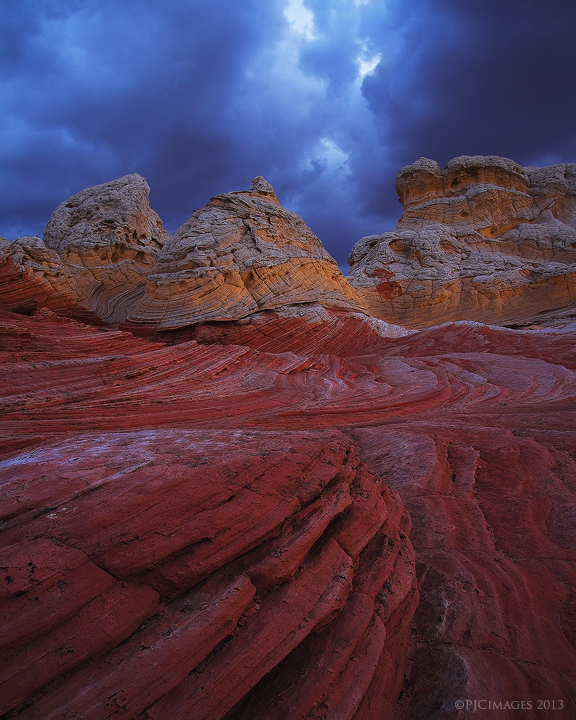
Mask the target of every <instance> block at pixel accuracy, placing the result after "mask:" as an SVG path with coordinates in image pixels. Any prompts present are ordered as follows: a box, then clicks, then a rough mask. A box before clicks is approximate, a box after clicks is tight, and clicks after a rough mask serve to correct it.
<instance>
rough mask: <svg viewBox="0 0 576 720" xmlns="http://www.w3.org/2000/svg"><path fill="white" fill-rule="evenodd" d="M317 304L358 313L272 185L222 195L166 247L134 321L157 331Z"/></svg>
mask: <svg viewBox="0 0 576 720" xmlns="http://www.w3.org/2000/svg"><path fill="white" fill-rule="evenodd" d="M313 302H319V303H321V304H322V305H324V306H331V307H338V308H346V309H349V310H358V309H359V307H358V305H357V303H356V301H355V298H354V292H353V291H352V289H351V288H350V287H349V285H348V283H347V281H346V279H345V278H344V276H343V275H342V273H341V272H340V270H339V269H338V266H337V264H336V261H335V260H334V259H333V258H332V257H331V256H330V255H329V254H328V253H327V252H326V250H324V248H323V247H322V243H321V242H320V241H319V240H318V238H317V237H316V236H315V235H314V233H313V232H312V231H311V230H310V229H309V228H308V227H307V226H306V225H305V223H304V221H303V220H302V219H301V218H300V217H298V215H296V214H295V213H292V212H289V211H287V210H285V209H284V208H283V207H282V206H281V205H280V203H279V202H278V200H277V199H276V196H275V194H274V191H273V190H272V186H271V185H270V184H269V183H267V182H266V181H265V180H264V179H263V178H255V179H254V180H253V181H252V187H251V190H250V191H249V192H232V193H225V194H223V195H217V196H216V197H214V198H212V199H211V200H210V202H209V203H208V205H206V206H205V207H204V208H201V209H200V210H196V212H194V214H193V215H192V217H191V218H190V219H189V220H188V221H187V222H186V223H184V225H182V226H181V227H180V228H179V229H178V230H177V231H176V233H175V234H174V237H173V238H172V239H171V240H170V242H168V243H167V244H166V245H165V246H164V248H163V250H162V252H161V253H160V256H159V258H158V264H157V266H156V269H155V271H154V273H153V274H152V275H151V276H150V277H149V279H148V284H147V287H146V293H145V295H144V297H143V298H142V301H141V303H140V305H139V307H138V308H137V309H136V310H135V311H134V312H133V313H132V315H131V318H130V319H131V321H132V322H134V323H141V324H153V325H155V326H157V328H158V329H167V328H178V327H182V326H185V325H190V324H193V323H199V322H204V321H214V320H216V321H223V320H224V321H229V320H239V319H241V318H244V317H247V316H249V315H251V314H253V313H256V312H259V311H262V310H272V309H277V308H281V307H283V306H286V305H289V306H293V305H298V304H302V303H313Z"/></svg>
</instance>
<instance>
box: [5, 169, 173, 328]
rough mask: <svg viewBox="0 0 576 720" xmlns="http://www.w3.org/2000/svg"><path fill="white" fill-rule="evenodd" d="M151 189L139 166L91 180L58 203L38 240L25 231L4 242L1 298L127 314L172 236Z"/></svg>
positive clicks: (24, 308) (104, 315) (107, 316)
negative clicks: (89, 184)
mask: <svg viewBox="0 0 576 720" xmlns="http://www.w3.org/2000/svg"><path fill="white" fill-rule="evenodd" d="M149 192H150V188H149V187H148V184H147V183H146V181H145V179H144V178H143V177H141V176H140V175H137V174H133V175H126V176H125V177H123V178H120V179H118V180H114V181H112V182H109V183H105V184H104V185H97V186H96V187H92V188H88V189H86V190H83V191H82V192H79V193H77V194H76V195H73V196H72V197H71V198H70V199H69V200H67V201H66V202H63V203H62V204H61V205H59V206H58V208H56V210H55V211H54V213H53V215H52V217H51V218H50V220H49V222H48V224H47V225H46V228H45V230H44V238H43V240H41V239H40V238H38V237H34V238H28V237H24V238H18V239H17V240H16V241H15V242H13V243H10V244H6V245H5V246H4V247H3V248H2V252H1V254H0V306H2V307H5V308H8V309H11V310H16V311H17V312H22V313H27V312H31V311H32V310H34V309H35V308H37V307H46V308H48V309H50V310H53V311H55V312H58V313H62V314H68V315H74V316H76V317H80V318H82V317H86V318H89V319H91V320H92V321H101V322H119V321H122V320H124V319H125V318H126V316H127V315H128V314H129V313H130V311H131V309H132V308H133V307H134V306H135V305H136V304H137V303H138V302H139V301H140V298H141V297H142V295H143V292H144V286H145V284H146V281H147V278H148V275H149V274H150V272H151V271H152V269H153V267H154V264H155V262H156V257H157V255H158V252H159V250H160V248H161V247H162V245H163V244H164V243H165V242H166V240H167V239H168V238H169V235H168V233H167V232H166V231H165V230H164V229H163V227H162V223H161V221H160V218H159V217H158V215H157V214H156V213H155V212H154V211H153V210H152V209H151V208H150V204H149V201H148V195H149Z"/></svg>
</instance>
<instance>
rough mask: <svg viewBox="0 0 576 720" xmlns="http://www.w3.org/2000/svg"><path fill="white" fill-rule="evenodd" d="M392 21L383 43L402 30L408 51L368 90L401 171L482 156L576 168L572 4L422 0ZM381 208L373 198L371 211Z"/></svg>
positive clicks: (370, 81) (575, 17)
mask: <svg viewBox="0 0 576 720" xmlns="http://www.w3.org/2000/svg"><path fill="white" fill-rule="evenodd" d="M394 7H395V8H398V9H399V10H400V9H401V8H402V7H405V4H404V3H395V5H394ZM389 20H390V26H389V27H387V28H385V30H384V31H381V42H382V44H385V42H386V38H387V37H390V36H392V35H396V36H399V33H400V31H402V40H401V47H400V48H399V51H398V52H397V53H396V54H395V56H394V58H393V60H392V62H391V63H390V64H389V65H388V66H385V65H384V64H382V65H381V66H380V67H379V68H377V70H376V72H375V73H374V74H373V76H371V77H368V78H366V79H365V81H364V84H363V93H364V95H365V97H366V98H367V100H368V102H369V105H370V108H371V110H372V111H373V113H374V114H375V115H376V116H377V117H378V118H379V126H380V128H381V131H382V134H383V136H385V137H386V142H387V144H388V146H389V148H390V159H391V160H393V161H395V164H396V166H397V167H400V166H402V165H404V164H406V163H410V162H413V160H414V159H415V158H417V157H420V156H426V157H431V158H433V159H435V160H437V161H438V162H440V164H441V165H443V164H445V163H446V162H447V161H448V160H449V159H451V158H452V157H456V156H458V155H476V154H477V155H502V156H505V157H510V158H512V159H514V160H516V161H517V162H519V163H520V164H522V165H530V164H537V165H542V164H549V163H553V162H574V161H576V125H575V120H576V93H575V92H574V89H575V88H574V84H575V78H576V43H575V42H574V30H575V29H576V5H575V4H574V3H573V2H571V0H569V1H563V0H557V1H554V0H552V1H551V2H546V3H542V2H539V1H538V0H535V1H531V0H528V1H527V2H519V1H517V0H483V1H482V2H478V3H476V2H474V3H462V2H457V1H455V0H436V1H434V0H432V1H430V0H416V1H415V2H412V3H411V6H410V12H409V14H408V15H407V16H406V17H403V16H401V14H400V12H398V13H396V12H392V13H391V15H390V16H389ZM379 203H380V198H379V197H378V196H377V195H375V194H374V195H373V196H372V198H371V206H372V207H373V208H378V207H379Z"/></svg>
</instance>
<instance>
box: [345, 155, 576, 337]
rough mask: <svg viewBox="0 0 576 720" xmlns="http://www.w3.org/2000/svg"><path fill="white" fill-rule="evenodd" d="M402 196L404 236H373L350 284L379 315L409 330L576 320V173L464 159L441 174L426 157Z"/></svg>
mask: <svg viewBox="0 0 576 720" xmlns="http://www.w3.org/2000/svg"><path fill="white" fill-rule="evenodd" d="M396 189H397V191H398V195H399V198H400V201H401V202H402V203H403V205H404V212H403V214H402V217H401V218H400V220H399V222H398V224H397V226H396V228H395V229H394V231H393V232H388V233H384V234H383V235H374V236H370V237H366V238H363V239H362V240H361V241H360V242H359V243H357V244H356V245H355V247H354V248H353V250H352V253H351V255H350V260H349V262H350V266H351V272H350V275H349V281H350V284H351V285H352V286H353V287H354V288H355V289H356V290H357V292H358V295H359V297H360V298H363V299H364V301H365V303H366V307H367V308H368V310H369V312H371V313H372V314H373V315H375V316H376V317H380V318H382V319H385V320H389V321H391V318H393V319H394V320H393V322H397V323H399V324H400V325H405V326H408V327H426V326H430V325H434V324H439V323H442V322H446V321H449V320H463V319H466V320H479V321H481V322H488V323H494V324H501V325H512V324H518V325H523V324H524V325H528V324H531V323H544V322H546V321H549V322H550V321H553V320H554V316H555V315H557V316H558V320H562V319H563V318H566V317H571V316H572V315H574V313H575V312H576V311H575V307H574V306H575V298H576V165H573V164H558V165H552V166H549V167H544V168H533V167H528V168H522V167H520V166H519V165H518V164H516V163H514V162H513V161H511V160H507V159H505V158H500V157H494V156H488V157H482V156H475V157H468V156H463V157H459V158H455V159H454V160H451V161H450V162H449V163H448V164H447V165H446V167H445V168H444V170H441V169H440V166H439V165H438V163H436V162H434V161H433V160H428V159H426V158H420V159H419V160H418V161H417V162H415V163H414V164H413V165H408V166H407V167H404V168H402V170H400V172H399V174H398V177H397V179H396Z"/></svg>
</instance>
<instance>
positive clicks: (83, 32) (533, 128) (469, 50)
mask: <svg viewBox="0 0 576 720" xmlns="http://www.w3.org/2000/svg"><path fill="white" fill-rule="evenodd" d="M8 6H10V7H8ZM575 13H576V11H575V10H574V9H573V8H572V4H571V3H569V2H561V1H560V0H557V1H554V0H548V2H546V3H541V2H530V1H528V2H520V0H518V1H517V2H516V1H515V2H512V1H511V0H499V2H495V1H494V0H483V2H481V3H480V2H474V3H462V2H455V1H454V2H453V1H452V0H412V1H411V2H407V1H403V2H400V1H399V0H381V1H378V0H356V1H354V0H308V1H307V2H305V3H304V4H303V3H302V0H266V2H264V1H263V0H243V1H242V2H237V0H213V1H212V2H210V3H206V2H200V0H166V1H165V2H163V3H158V2H157V0H123V2H120V3H119V2H117V0H114V1H112V0H76V1H74V0H21V1H20V2H18V3H4V4H1V5H0V107H1V115H0V182H1V186H2V194H1V198H0V209H1V213H0V220H1V224H0V234H3V235H6V236H7V237H9V238H13V237H15V236H16V235H18V234H34V233H38V234H40V235H41V233H42V229H43V227H44V225H45V223H46V222H47V220H48V217H49V216H50V213H51V212H52V210H53V209H54V208H55V207H56V205H57V204H59V203H60V202H62V201H63V200H65V199H66V198H67V197H69V196H70V195H71V194H73V193H74V192H77V191H78V190H81V189H83V188H84V187H87V186H89V185H94V184H97V183H101V182H106V181H108V180H112V179H114V178H116V177H119V176H121V175H124V174H127V173H131V172H139V173H141V174H142V175H145V176H146V177H147V179H148V182H149V184H150V186H151V188H152V192H151V203H152V206H153V207H154V209H155V210H157V212H159V214H160V215H161V217H162V218H163V220H164V222H165V225H166V226H167V228H168V229H169V230H170V231H173V230H174V229H175V228H176V227H177V226H178V225H179V224H180V223H181V222H183V221H184V220H186V219H187V218H188V217H189V215H190V214H191V213H192V211H193V210H194V209H195V208H197V207H200V206H202V205H204V204H205V203H206V202H207V201H208V199H209V197H210V196H211V195H214V194H217V193H219V192H226V191H229V190H239V189H244V188H247V187H248V185H249V182H250V179H251V178H252V177H253V176H255V175H260V174H262V175H264V176H265V177H266V178H267V179H268V180H269V181H270V182H272V183H273V185H274V187H275V190H276V192H277V195H278V197H279V199H280V201H281V202H282V203H283V204H284V205H286V206H287V207H289V208H290V209H292V210H295V211H296V212H298V213H299V214H300V215H302V216H303V218H304V219H305V221H306V222H307V223H308V224H309V225H310V227H311V228H312V229H313V230H314V231H315V232H316V233H317V234H318V235H319V237H320V238H321V239H322V241H323V242H324V244H325V245H326V247H327V248H328V249H329V251H330V252H331V253H332V254H333V255H334V256H335V257H336V258H337V259H338V260H339V262H341V263H344V262H345V260H346V257H347V254H348V252H349V250H350V249H351V247H352V245H353V244H354V242H356V241H357V240H358V239H359V238H360V237H361V236H362V235H366V234H370V233H374V232H383V231H385V230H388V229H391V228H392V227H393V225H394V224H395V222H396V220H397V219H398V217H399V214H400V211H401V207H400V205H399V204H398V201H397V199H396V195H395V192H394V187H393V184H394V177H395V175H396V173H397V171H398V169H399V168H400V167H401V166H402V165H403V164H406V163H410V162H413V161H414V160H415V159H416V158H418V157H419V156H421V155H424V156H427V157H432V158H434V159H436V160H438V161H439V162H441V163H442V164H443V163H445V162H447V160H449V159H450V158H451V157H454V156H456V155H459V154H501V155H505V156H508V157H512V158H513V159H515V160H517V161H518V162H520V163H523V164H528V163H534V164H537V163H548V162H554V161H575V160H576V154H575V150H576V148H575V131H574V119H575V115H576V112H575V110H576V107H575V103H576V94H575V93H574V92H573V87H572V85H573V78H574V77H575V76H576V74H575V71H576V63H575V58H576V48H575V44H574V43H573V41H572V34H573V29H574V27H576V22H575V21H576V14H575Z"/></svg>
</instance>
